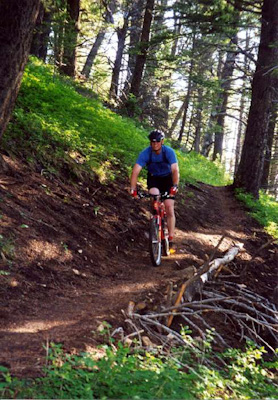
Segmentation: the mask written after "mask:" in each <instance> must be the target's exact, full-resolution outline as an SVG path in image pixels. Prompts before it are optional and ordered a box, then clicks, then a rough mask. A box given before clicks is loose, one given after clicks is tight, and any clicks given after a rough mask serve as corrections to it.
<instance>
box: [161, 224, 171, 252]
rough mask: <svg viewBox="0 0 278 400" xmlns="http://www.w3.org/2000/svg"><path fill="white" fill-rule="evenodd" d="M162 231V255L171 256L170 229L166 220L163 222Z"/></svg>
mask: <svg viewBox="0 0 278 400" xmlns="http://www.w3.org/2000/svg"><path fill="white" fill-rule="evenodd" d="M162 229H163V233H164V235H163V236H164V239H163V240H162V254H163V256H169V255H170V247H169V238H168V229H167V222H166V220H165V219H163V220H162Z"/></svg>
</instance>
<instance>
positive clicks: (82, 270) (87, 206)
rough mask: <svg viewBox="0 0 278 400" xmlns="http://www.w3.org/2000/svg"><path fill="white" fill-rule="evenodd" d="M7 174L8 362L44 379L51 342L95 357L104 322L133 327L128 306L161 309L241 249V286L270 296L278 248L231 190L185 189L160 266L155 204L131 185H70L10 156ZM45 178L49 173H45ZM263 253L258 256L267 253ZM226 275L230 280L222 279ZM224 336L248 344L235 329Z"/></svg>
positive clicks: (3, 230) (1, 337) (0, 293)
mask: <svg viewBox="0 0 278 400" xmlns="http://www.w3.org/2000/svg"><path fill="white" fill-rule="evenodd" d="M3 157H4V159H5V162H6V166H7V170H6V171H5V172H0V223H1V224H0V235H1V236H0V250H1V252H0V280H1V288H0V301H1V310H0V343H1V351H0V365H4V366H6V367H8V368H10V370H11V372H12V373H13V374H15V375H16V376H19V377H22V376H25V377H26V376H28V377H31V376H37V375H40V374H41V369H42V367H43V366H44V365H45V362H46V361H45V359H46V349H45V347H47V346H48V344H49V342H56V343H62V344H63V348H65V349H66V350H67V351H70V352H79V351H84V350H85V351H90V349H92V348H94V347H95V346H96V345H97V344H98V343H99V339H98V338H97V336H96V335H95V334H94V333H93V331H96V329H97V327H98V326H99V325H100V324H101V322H103V321H107V322H108V323H110V324H111V325H112V327H113V328H117V327H119V326H124V323H125V322H124V319H125V317H124V314H123V312H122V310H126V309H127V307H128V303H129V301H134V302H135V303H139V302H142V301H143V302H145V304H146V312H147V311H148V310H149V309H151V308H157V307H159V303H160V302H161V301H163V299H164V297H165V294H166V288H167V285H168V283H169V282H170V281H171V282H179V281H180V280H182V278H183V270H184V269H185V268H187V267H192V266H193V267H195V268H196V269H198V268H199V267H200V266H201V265H202V264H203V263H204V262H205V261H206V260H207V259H208V257H209V256H210V255H211V254H212V253H213V251H214V248H215V246H216V245H217V243H218V242H219V239H220V238H221V236H222V235H223V234H225V235H226V236H225V239H224V240H223V241H222V243H221V245H220V247H219V249H218V250H217V252H216V254H215V256H223V254H224V253H225V251H226V250H228V249H229V248H230V247H231V246H232V245H233V244H234V243H239V242H240V243H243V244H244V249H245V251H244V252H242V253H240V255H239V256H237V257H236V259H235V260H234V261H233V262H232V263H231V264H230V265H229V267H230V269H231V270H232V271H233V272H234V273H235V278H234V281H236V282H237V283H240V284H244V285H246V286H247V287H248V288H250V289H251V290H252V291H254V292H256V293H258V294H260V295H261V296H264V297H266V298H269V299H271V298H272V296H273V289H274V287H275V286H276V285H277V265H278V247H277V245H275V244H273V243H269V244H268V246H266V247H264V248H261V247H262V246H263V245H264V244H266V243H267V242H268V241H269V239H270V237H269V236H268V235H267V234H266V233H265V232H264V231H263V229H262V228H261V227H260V226H259V225H258V224H257V223H256V222H255V221H254V220H253V219H252V218H251V217H250V216H249V215H248V214H247V211H246V209H245V208H244V206H243V205H242V204H240V203H239V202H238V201H237V200H236V199H235V197H234V194H233V191H232V189H231V187H212V186H209V185H204V184H199V185H198V186H193V185H191V186H186V187H185V188H184V189H183V190H182V191H181V193H179V195H178V198H177V201H176V216H177V230H176V239H175V241H176V253H175V254H173V255H171V256H169V257H167V258H163V261H162V264H161V266H160V267H157V268H154V267H152V266H151V262H150V258H149V254H148V251H147V249H148V238H147V235H146V232H147V228H148V216H149V207H148V206H149V204H148V202H147V201H146V200H140V201H139V200H134V199H132V198H130V196H129V194H128V192H127V187H128V182H127V181H124V180H123V181H118V182H114V183H112V184H109V185H107V186H103V185H100V184H99V183H98V182H87V183H86V182H76V183H75V184H69V183H67V179H66V178H67V177H64V179H62V178H59V179H58V178H57V177H54V176H51V175H45V174H43V173H40V172H34V171H33V170H32V169H31V168H30V167H29V166H27V165H26V164H24V163H22V162H21V161H20V160H18V159H15V158H13V159H12V158H10V157H8V156H3ZM42 172H43V171H42ZM259 249H260V251H259V253H258V250H259ZM219 279H221V276H220V277H219ZM222 335H223V337H224V338H225V340H226V341H227V343H229V345H231V346H233V347H238V346H239V337H238V335H237V334H236V332H234V327H233V326H231V325H229V321H227V322H226V325H225V327H224V330H223V331H222Z"/></svg>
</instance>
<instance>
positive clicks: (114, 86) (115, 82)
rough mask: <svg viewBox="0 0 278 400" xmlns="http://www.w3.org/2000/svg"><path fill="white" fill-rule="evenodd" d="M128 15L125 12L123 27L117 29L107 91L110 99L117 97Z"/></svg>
mask: <svg viewBox="0 0 278 400" xmlns="http://www.w3.org/2000/svg"><path fill="white" fill-rule="evenodd" d="M128 17H129V14H128V13H126V15H125V18H124V24H123V27H122V28H118V29H117V36H118V48H117V53H116V59H115V63H114V68H113V71H112V80H111V86H110V91H109V98H110V99H113V98H114V99H117V97H118V88H119V77H120V71H121V65H122V58H123V53H124V46H125V39H126V34H127V28H128Z"/></svg>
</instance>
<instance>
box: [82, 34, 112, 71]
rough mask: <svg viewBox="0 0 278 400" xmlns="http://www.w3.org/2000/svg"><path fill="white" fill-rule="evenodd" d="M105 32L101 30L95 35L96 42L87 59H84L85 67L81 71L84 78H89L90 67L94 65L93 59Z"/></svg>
mask: <svg viewBox="0 0 278 400" xmlns="http://www.w3.org/2000/svg"><path fill="white" fill-rule="evenodd" d="M105 32H106V30H105V29H104V28H103V29H101V30H100V31H99V33H98V34H97V37H96V40H95V42H94V44H93V47H92V48H91V50H90V52H89V54H88V57H87V59H86V62H85V65H84V67H83V69H82V72H81V73H82V75H84V76H86V78H89V76H90V72H91V69H92V66H93V64H94V61H95V58H96V56H97V53H98V50H99V48H100V46H101V44H102V42H103V39H104V37H105Z"/></svg>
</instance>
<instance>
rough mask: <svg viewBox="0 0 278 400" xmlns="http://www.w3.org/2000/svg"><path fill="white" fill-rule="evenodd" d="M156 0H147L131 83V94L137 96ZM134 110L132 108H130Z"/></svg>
mask: <svg viewBox="0 0 278 400" xmlns="http://www.w3.org/2000/svg"><path fill="white" fill-rule="evenodd" d="M154 3H155V0H147V4H146V8H145V15H144V22H143V28H142V34H141V38H140V47H139V53H138V54H137V57H136V64H135V68H134V73H133V77H132V81H131V85H130V94H133V95H134V96H135V97H136V98H138V97H139V92H140V86H141V81H142V77H143V70H144V66H145V64H146V59H147V53H148V48H149V41H150V31H151V24H152V19H153V10H154ZM130 111H131V112H132V110H130Z"/></svg>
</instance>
